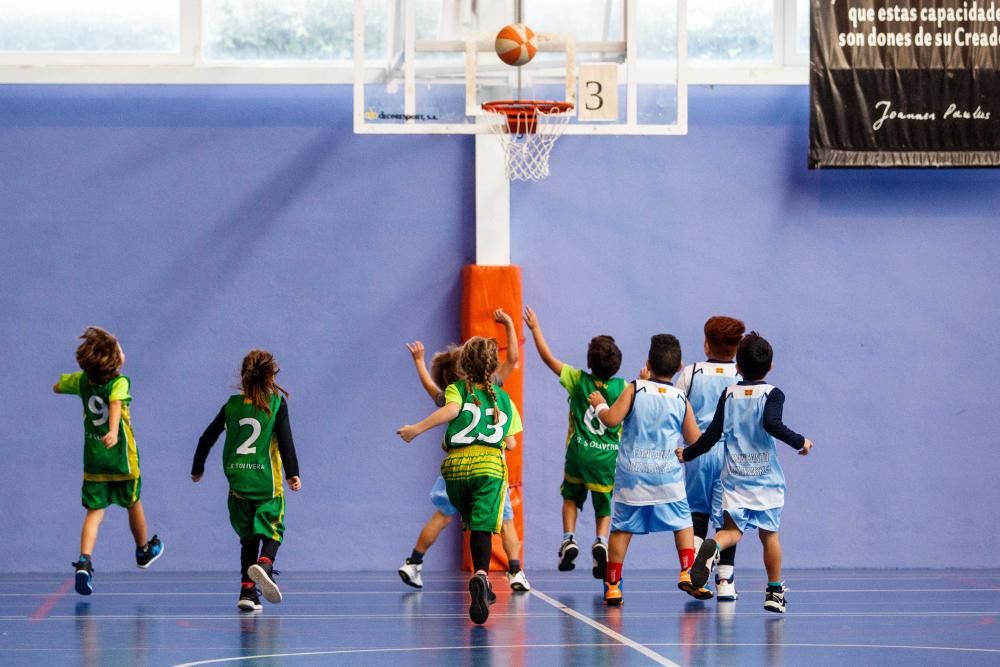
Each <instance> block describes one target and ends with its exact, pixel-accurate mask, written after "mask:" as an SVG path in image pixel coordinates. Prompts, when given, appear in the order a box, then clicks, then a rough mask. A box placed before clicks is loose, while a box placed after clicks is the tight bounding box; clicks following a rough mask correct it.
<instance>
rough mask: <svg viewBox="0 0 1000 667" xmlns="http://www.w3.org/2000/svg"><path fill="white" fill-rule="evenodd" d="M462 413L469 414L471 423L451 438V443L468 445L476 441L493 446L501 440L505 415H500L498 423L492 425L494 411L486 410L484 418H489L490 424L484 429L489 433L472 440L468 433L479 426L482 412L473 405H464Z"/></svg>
mask: <svg viewBox="0 0 1000 667" xmlns="http://www.w3.org/2000/svg"><path fill="white" fill-rule="evenodd" d="M462 412H471V413H472V422H471V423H470V424H469V425H468V426H466V427H465V428H463V429H462V430H461V431H459V432H458V433H456V434H455V435H453V436H452V437H451V441H452V442H454V443H455V444H457V445H468V444H471V443H473V442H475V441H476V440H478V441H480V442H485V443H486V444H488V445H495V444H497V443H498V442H500V441H501V440H502V439H503V427H504V424H506V423H507V415H506V414H504V413H503V412H501V413H500V421H498V422H497V423H496V424H494V423H493V420H492V417H493V412H494V410H493V408H486V416H487V417H489V418H490V424H489V426H487V427H486V428H488V429H489V430H490V433H489V434H483V433H478V434H476V437H474V438H473V437H471V436H470V435H469V432H470V431H472V430H473V429H475V428H476V427H477V426H479V421H480V419H482V417H483V411H482V410H480V409H479V406H478V405H476V404H475V403H466V404H465V405H463V406H462Z"/></svg>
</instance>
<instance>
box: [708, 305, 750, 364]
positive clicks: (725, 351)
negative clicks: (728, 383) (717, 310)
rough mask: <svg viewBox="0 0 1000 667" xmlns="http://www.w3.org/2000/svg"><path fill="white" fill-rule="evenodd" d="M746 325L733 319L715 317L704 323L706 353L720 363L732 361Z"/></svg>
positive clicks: (721, 316)
mask: <svg viewBox="0 0 1000 667" xmlns="http://www.w3.org/2000/svg"><path fill="white" fill-rule="evenodd" d="M746 330H747V328H746V325H744V324H743V322H740V321H739V320H738V319H736V318H735V317H726V316H725V315H716V316H714V317H710V318H708V321H707V322H705V342H706V343H708V353H709V354H710V355H712V357H713V358H715V359H718V360H720V361H722V360H724V359H732V358H733V357H734V356H735V355H736V348H737V347H738V346H739V344H740V340H741V339H742V338H743V332H744V331H746Z"/></svg>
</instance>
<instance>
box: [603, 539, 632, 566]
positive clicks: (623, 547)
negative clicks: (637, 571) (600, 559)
mask: <svg viewBox="0 0 1000 667" xmlns="http://www.w3.org/2000/svg"><path fill="white" fill-rule="evenodd" d="M631 541H632V533H617V532H612V533H611V539H610V540H608V560H609V561H612V562H614V563H624V562H625V554H626V553H628V545H629V542H631Z"/></svg>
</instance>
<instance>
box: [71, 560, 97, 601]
mask: <svg viewBox="0 0 1000 667" xmlns="http://www.w3.org/2000/svg"><path fill="white" fill-rule="evenodd" d="M72 565H73V567H74V568H76V592H77V593H79V594H80V595H90V594H91V593H93V592H94V586H93V585H92V584H91V581H93V579H94V564H93V563H91V562H90V559H89V558H81V559H80V560H78V561H77V562H75V563H73V564H72Z"/></svg>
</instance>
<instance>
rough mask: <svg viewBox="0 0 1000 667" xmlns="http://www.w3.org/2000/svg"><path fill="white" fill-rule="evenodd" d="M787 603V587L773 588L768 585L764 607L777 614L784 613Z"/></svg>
mask: <svg viewBox="0 0 1000 667" xmlns="http://www.w3.org/2000/svg"><path fill="white" fill-rule="evenodd" d="M785 604H786V603H785V587H784V586H782V587H780V588H771V587H770V586H768V587H767V591H765V593H764V609H765V610H767V611H773V612H775V613H776V614H784V613H785Z"/></svg>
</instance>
